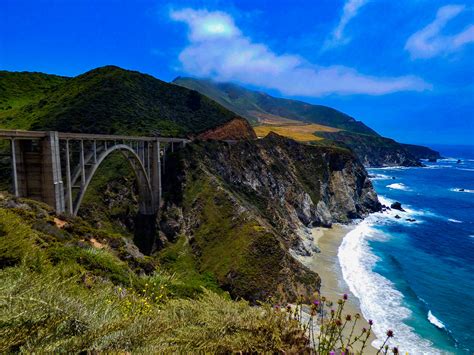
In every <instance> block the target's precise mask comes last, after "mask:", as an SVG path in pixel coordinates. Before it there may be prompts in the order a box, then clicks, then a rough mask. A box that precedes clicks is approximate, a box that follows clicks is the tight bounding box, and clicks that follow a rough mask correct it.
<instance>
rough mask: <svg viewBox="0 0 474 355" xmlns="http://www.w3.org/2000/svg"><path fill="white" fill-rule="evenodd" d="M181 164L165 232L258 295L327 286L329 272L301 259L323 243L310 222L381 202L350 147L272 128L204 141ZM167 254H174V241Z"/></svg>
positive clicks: (361, 211)
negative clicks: (253, 137) (323, 278)
mask: <svg viewBox="0 0 474 355" xmlns="http://www.w3.org/2000/svg"><path fill="white" fill-rule="evenodd" d="M177 162H178V163H176V164H175V165H174V166H173V167H172V168H171V171H169V172H168V176H174V177H175V179H174V181H175V183H174V184H172V183H171V184H168V190H167V191H165V196H166V202H165V208H164V211H163V218H162V221H161V228H162V231H163V233H164V235H163V236H162V237H166V238H167V240H171V241H173V242H172V247H176V245H182V246H183V248H184V249H185V252H186V253H188V254H189V256H190V257H191V258H192V259H193V261H194V263H195V265H196V267H197V268H198V271H199V272H201V273H203V272H208V273H210V274H211V275H212V276H213V277H215V278H216V280H217V281H218V283H219V285H220V286H221V287H222V288H224V289H225V290H228V291H229V292H230V294H231V295H232V296H233V297H243V298H245V299H248V300H250V301H252V302H256V301H257V300H260V299H265V298H266V297H268V296H269V295H273V296H274V297H275V298H277V299H279V300H281V301H294V300H295V299H296V297H297V296H299V295H303V296H310V295H311V294H312V293H313V292H314V291H317V290H318V289H319V286H320V279H319V276H318V275H317V274H316V273H314V272H312V271H310V270H309V269H307V268H306V267H305V266H303V265H302V264H301V263H300V262H299V261H297V260H296V259H295V258H294V257H293V255H294V253H297V254H302V255H309V254H311V253H313V252H315V251H316V250H312V249H311V247H309V246H308V245H309V243H307V241H308V238H310V233H309V230H308V227H313V226H330V225H331V224H332V223H335V222H341V223H345V222H348V221H350V219H353V218H360V217H364V216H366V215H367V214H368V213H370V212H373V211H377V210H379V209H380V204H379V202H378V200H377V196H376V194H375V192H374V190H373V188H372V184H371V182H370V180H369V179H368V176H367V173H366V171H365V169H364V167H363V166H362V165H361V164H360V162H359V161H358V160H357V158H355V157H354V155H353V154H352V153H351V152H350V151H348V150H344V149H340V148H329V147H314V146H309V145H304V144H300V143H297V142H295V141H293V140H291V139H287V138H284V137H281V136H278V135H276V134H270V135H269V136H268V137H266V138H265V139H261V140H257V141H241V142H237V143H235V144H229V143H224V142H217V141H207V142H199V143H195V144H192V145H190V146H188V147H187V148H186V149H184V150H183V151H181V152H180V153H179V158H178V160H177ZM176 176H178V178H176ZM165 186H166V185H165ZM188 246H189V248H188ZM186 248H187V249H186ZM180 252H181V253H182V252H183V250H181V251H180ZM162 253H163V255H165V257H164V260H165V261H166V260H169V255H168V254H167V248H165V250H164V251H163V252H162Z"/></svg>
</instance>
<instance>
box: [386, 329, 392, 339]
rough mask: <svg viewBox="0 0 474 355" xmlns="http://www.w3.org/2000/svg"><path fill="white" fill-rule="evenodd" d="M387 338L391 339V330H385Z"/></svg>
mask: <svg viewBox="0 0 474 355" xmlns="http://www.w3.org/2000/svg"><path fill="white" fill-rule="evenodd" d="M387 336H388V337H389V338H392V337H393V330H387Z"/></svg>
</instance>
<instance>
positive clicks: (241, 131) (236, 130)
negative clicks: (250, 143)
mask: <svg viewBox="0 0 474 355" xmlns="http://www.w3.org/2000/svg"><path fill="white" fill-rule="evenodd" d="M198 138H199V139H216V140H241V139H255V138H257V136H256V135H255V131H254V130H253V128H252V126H250V124H249V123H248V122H247V120H246V119H244V118H242V117H236V118H234V119H232V120H230V121H229V122H226V123H224V124H222V125H220V126H217V127H215V128H212V129H210V130H207V131H206V132H203V133H201V134H200V135H199V136H198Z"/></svg>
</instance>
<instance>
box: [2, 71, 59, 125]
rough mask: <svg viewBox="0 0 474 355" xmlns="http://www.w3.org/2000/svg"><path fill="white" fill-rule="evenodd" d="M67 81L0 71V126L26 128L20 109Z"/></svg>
mask: <svg viewBox="0 0 474 355" xmlns="http://www.w3.org/2000/svg"><path fill="white" fill-rule="evenodd" d="M67 80H68V78H66V77H61V76H57V75H48V74H43V73H30V72H8V71H0V125H1V126H4V127H12V128H13V127H14V128H28V122H27V115H24V114H22V113H21V112H22V109H23V108H24V107H25V106H27V105H34V104H35V103H37V102H38V101H40V100H41V99H43V98H44V97H46V96H47V95H48V94H50V93H51V92H53V91H54V90H55V88H57V87H58V86H59V85H61V84H63V83H65V82H66V81H67Z"/></svg>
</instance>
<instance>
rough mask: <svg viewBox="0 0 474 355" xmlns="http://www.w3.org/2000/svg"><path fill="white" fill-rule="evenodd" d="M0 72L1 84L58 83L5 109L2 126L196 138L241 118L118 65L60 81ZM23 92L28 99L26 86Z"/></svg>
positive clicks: (45, 76) (0, 117)
mask: <svg viewBox="0 0 474 355" xmlns="http://www.w3.org/2000/svg"><path fill="white" fill-rule="evenodd" d="M1 74H2V75H0V88H1V87H11V86H12V85H13V84H15V83H18V82H20V80H15V79H18V77H22V78H23V79H24V80H22V81H21V84H22V85H23V86H25V85H24V82H25V81H26V79H25V78H27V77H35V78H37V79H38V80H39V81H42V82H48V81H54V82H55V84H56V85H49V86H48V85H43V86H47V87H46V88H45V90H43V91H41V90H36V91H38V93H37V92H36V91H35V92H34V95H30V97H28V99H23V101H22V102H21V104H19V105H17V106H16V107H13V106H12V107H11V108H8V106H7V108H6V109H4V110H1V111H0V126H2V127H4V128H16V129H18V128H21V129H33V130H58V131H67V132H83V133H109V134H120V133H127V134H137V135H143V134H148V135H150V134H156V133H157V132H159V134H161V135H174V136H192V135H197V134H200V133H203V132H205V131H207V130H208V129H210V128H214V127H216V126H220V125H222V124H224V123H227V122H230V121H232V120H233V119H235V118H238V116H237V115H236V114H235V113H233V112H231V111H229V110H227V109H226V108H224V107H222V106H221V105H219V104H218V103H216V102H214V101H213V100H211V99H209V98H207V97H205V96H203V95H201V94H199V93H198V92H197V91H194V90H189V89H186V88H183V87H179V86H176V85H172V84H169V83H166V82H164V81H162V80H159V79H157V78H154V77H153V76H151V75H148V74H142V73H139V72H137V71H131V70H125V69H122V68H119V67H116V66H105V67H100V68H96V69H93V70H90V71H88V72H86V73H84V74H81V75H78V76H76V77H73V78H61V79H58V77H57V76H54V75H50V74H37V73H21V74H15V73H12V72H2V73H1ZM38 75H39V76H38ZM38 86H39V87H41V86H42V84H41V83H40V84H38ZM24 91H25V92H26V93H24V95H23V96H26V97H27V96H28V95H27V91H28V90H24ZM10 96H11V95H10ZM7 99H9V97H7ZM9 101H11V99H9ZM242 128H243V129H244V130H246V131H247V134H248V135H249V137H251V136H252V135H253V131H252V130H251V128H250V126H248V127H242ZM244 133H245V132H244Z"/></svg>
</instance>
